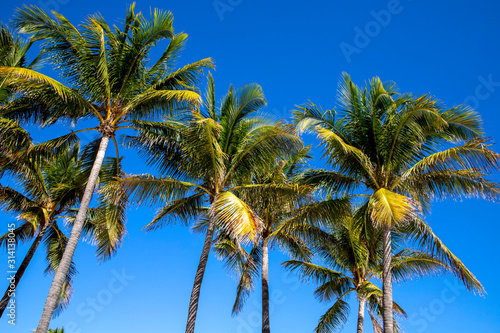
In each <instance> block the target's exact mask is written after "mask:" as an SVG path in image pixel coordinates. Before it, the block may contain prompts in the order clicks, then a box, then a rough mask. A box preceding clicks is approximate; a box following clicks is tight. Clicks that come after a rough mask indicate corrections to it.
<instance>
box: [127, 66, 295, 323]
mask: <svg viewBox="0 0 500 333" xmlns="http://www.w3.org/2000/svg"><path fill="white" fill-rule="evenodd" d="M265 105H266V100H265V97H264V95H263V92H262V89H261V87H260V86H259V85H257V84H249V85H245V86H244V87H242V88H240V89H235V88H233V87H232V86H231V87H230V89H229V92H228V93H227V94H226V95H225V96H224V97H223V99H222V101H221V103H220V108H217V107H216V101H215V87H214V81H213V78H212V76H211V75H210V77H209V81H208V88H207V94H206V103H205V109H204V110H201V111H199V110H193V111H192V113H191V114H189V115H184V117H183V118H181V119H166V120H165V121H164V122H163V123H157V124H153V123H151V124H150V125H149V126H144V132H143V133H142V134H141V135H140V136H138V137H135V138H130V139H129V140H130V144H131V145H132V146H135V147H137V148H139V151H141V152H142V153H143V155H145V156H146V157H147V158H148V163H149V164H150V165H155V166H157V167H158V169H159V171H160V172H161V174H162V176H161V177H153V176H150V175H139V176H130V177H125V178H123V179H121V181H120V184H121V188H122V189H123V190H124V191H126V192H128V193H130V192H134V193H135V194H134V195H135V197H134V201H137V202H139V203H141V202H143V201H145V200H148V201H151V202H152V203H158V202H162V203H165V206H164V207H163V208H161V210H160V211H159V212H158V214H157V215H156V216H155V218H154V219H153V221H152V222H151V223H150V224H148V225H147V226H146V227H145V228H146V230H155V229H157V228H159V227H162V226H164V225H165V224H166V223H171V222H176V221H177V218H180V219H181V220H183V221H186V223H187V222H188V220H189V219H193V218H197V217H200V216H205V218H206V219H207V223H206V236H205V242H204V244H203V250H202V253H201V257H200V260H199V264H198V269H197V271H196V276H195V280H194V285H193V290H192V293H191V299H190V304H189V313H188V320H187V325H186V332H187V333H192V332H194V327H195V323H196V314H197V311H198V300H199V297H200V289H201V284H202V281H203V276H204V272H205V267H206V264H207V260H208V256H209V253H210V249H211V246H212V242H213V236H214V232H215V229H216V228H217V230H218V231H219V232H223V233H225V234H228V235H230V236H231V237H233V238H239V239H241V238H244V239H250V240H254V241H255V239H256V234H257V233H258V232H259V231H260V230H261V228H262V222H261V220H260V219H259V218H258V217H257V216H256V215H255V213H254V212H253V211H252V209H251V208H250V207H249V206H248V204H247V203H246V202H245V201H244V200H242V199H241V198H240V197H238V196H237V195H236V193H243V192H244V191H259V190H264V188H265V185H261V184H252V176H253V175H254V174H256V173H257V172H258V170H261V169H264V168H268V167H269V166H270V165H272V163H273V162H274V160H275V157H276V156H277V155H279V156H286V155H287V154H289V153H293V151H295V150H297V149H299V148H300V147H301V145H302V143H301V141H300V139H299V138H298V137H297V136H295V135H294V133H293V132H292V129H291V127H290V126H284V125H282V124H280V123H277V124H271V123H269V122H266V121H264V120H263V119H261V118H259V117H255V116H254V114H255V112H256V111H258V110H259V109H261V108H262V107H263V106H265Z"/></svg>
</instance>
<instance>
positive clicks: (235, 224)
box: [213, 191, 262, 241]
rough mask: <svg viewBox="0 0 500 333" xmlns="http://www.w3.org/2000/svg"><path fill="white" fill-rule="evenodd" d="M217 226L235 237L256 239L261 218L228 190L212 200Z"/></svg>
mask: <svg viewBox="0 0 500 333" xmlns="http://www.w3.org/2000/svg"><path fill="white" fill-rule="evenodd" d="M213 210H214V213H215V217H216V219H217V226H218V228H220V229H221V230H223V231H224V232H227V233H228V234H230V235H232V236H233V237H237V238H242V239H244V238H248V239H250V240H252V241H255V240H256V239H257V234H258V233H259V232H260V230H261V229H262V221H261V219H260V218H259V217H258V216H257V215H256V214H255V213H254V212H253V211H252V209H251V208H250V207H249V206H248V205H247V204H246V203H245V202H243V201H242V200H241V199H240V198H238V197H237V196H236V195H234V194H233V193H231V192H229V191H224V192H223V193H221V194H219V195H218V196H217V197H216V198H215V201H214V202H213Z"/></svg>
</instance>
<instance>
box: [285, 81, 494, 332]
mask: <svg viewBox="0 0 500 333" xmlns="http://www.w3.org/2000/svg"><path fill="white" fill-rule="evenodd" d="M294 118H295V120H296V123H297V126H298V127H299V129H301V130H310V131H314V132H316V133H317V135H318V137H319V138H320V140H321V145H322V147H323V148H324V153H325V157H326V158H327V161H328V163H329V165H330V166H331V168H332V170H330V171H328V172H314V171H312V172H309V173H308V174H306V175H305V177H304V180H303V182H304V183H308V184H314V183H315V184H318V185H320V186H321V185H325V184H330V186H331V187H332V189H338V190H339V191H341V192H344V193H349V192H350V194H357V195H362V196H366V197H368V198H367V201H365V202H367V203H368V205H365V207H366V209H367V210H368V211H369V215H368V216H369V220H370V221H369V223H372V224H373V225H374V226H375V227H378V226H381V225H383V226H384V230H385V233H384V238H385V239H386V240H387V244H386V246H385V247H384V248H385V249H386V251H390V249H391V246H390V235H389V233H390V230H391V227H390V226H393V225H400V224H406V223H411V221H415V220H416V219H418V216H419V214H421V213H425V212H427V211H428V210H429V209H430V203H431V200H432V199H435V198H439V199H443V198H449V197H452V198H456V197H471V196H474V197H482V198H485V199H489V200H495V199H498V198H499V194H500V188H499V186H498V184H496V183H494V182H492V181H490V180H488V178H487V177H488V175H489V174H491V173H492V172H495V171H497V170H498V169H499V162H500V155H499V154H497V153H495V152H493V151H492V150H491V149H490V148H489V143H488V142H487V141H486V140H485V139H482V138H481V135H483V132H482V128H481V122H480V119H479V116H478V115H477V113H476V112H474V111H473V110H471V109H470V108H468V107H465V106H457V107H454V108H451V109H446V108H445V107H444V105H442V104H440V103H439V102H437V101H436V100H435V99H434V98H433V97H431V96H429V95H424V96H420V97H412V96H411V95H409V94H399V93H398V92H397V89H396V86H395V85H394V84H393V83H390V82H389V83H382V82H381V81H380V79H379V78H373V79H372V80H370V81H369V82H367V84H366V87H365V88H359V87H358V86H356V85H355V84H354V83H353V82H352V81H351V78H350V77H349V76H348V75H347V74H344V77H343V79H342V80H341V82H340V84H339V89H338V109H337V110H328V111H323V110H322V109H321V108H320V107H318V106H316V105H314V104H313V103H308V104H306V105H304V106H301V107H299V108H298V109H297V110H296V111H295V113H294ZM332 184H333V185H332ZM365 222H366V221H365ZM365 226H366V223H365ZM385 257H386V258H387V260H390V257H391V256H390V255H389V253H388V252H386V256H385ZM386 264H387V266H386V268H387V270H389V269H390V267H391V265H390V263H386ZM386 277H387V279H384V281H385V284H384V288H387V292H385V293H384V299H386V306H387V307H388V308H387V309H388V310H387V311H386V312H387V317H386V319H385V322H386V326H387V327H386V328H384V332H385V333H392V329H391V325H392V320H391V319H390V318H391V316H392V315H391V312H392V310H391V309H390V305H389V304H392V301H390V299H391V296H390V294H391V292H390V291H389V290H390V286H391V284H390V280H389V279H390V274H386Z"/></svg>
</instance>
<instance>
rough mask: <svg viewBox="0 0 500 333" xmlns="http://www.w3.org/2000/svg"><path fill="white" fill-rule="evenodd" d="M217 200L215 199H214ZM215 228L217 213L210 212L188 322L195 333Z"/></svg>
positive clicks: (187, 328) (190, 330)
mask: <svg viewBox="0 0 500 333" xmlns="http://www.w3.org/2000/svg"><path fill="white" fill-rule="evenodd" d="M214 201H215V200H214ZM214 229H215V214H214V213H213V211H211V212H210V221H209V223H208V229H207V234H206V236H205V243H204V244H203V250H202V251H201V257H200V262H199V264H198V269H197V271H196V276H195V278H194V284H193V290H192V292H191V300H190V301H189V313H188V319H187V324H186V333H193V332H194V326H195V324H196V314H197V313H198V301H199V299H200V290H201V283H202V282H203V276H204V275H205V268H206V267H207V261H208V255H209V254H210V249H211V247H212V240H213V237H214Z"/></svg>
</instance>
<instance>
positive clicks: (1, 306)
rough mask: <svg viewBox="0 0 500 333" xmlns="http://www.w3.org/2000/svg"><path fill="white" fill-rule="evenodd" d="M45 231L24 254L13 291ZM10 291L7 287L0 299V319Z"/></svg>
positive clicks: (41, 231) (39, 234)
mask: <svg viewBox="0 0 500 333" xmlns="http://www.w3.org/2000/svg"><path fill="white" fill-rule="evenodd" d="M46 230H47V226H44V227H43V228H42V229H40V232H38V235H36V237H35V240H34V241H33V243H32V244H31V246H30V249H29V250H28V253H26V256H25V257H24V259H23V261H22V262H21V265H19V268H18V269H17V272H16V274H15V275H14V281H13V282H14V290H15V288H17V285H18V284H19V281H21V278H22V277H23V275H24V272H25V271H26V268H28V265H29V264H30V262H31V259H32V258H33V255H34V254H35V252H36V249H37V248H38V245H40V242H41V241H42V239H43V236H44V235H45V231H46ZM11 291H12V289H11V288H10V285H9V287H7V290H6V291H5V294H4V295H3V297H2V300H1V301H0V318H1V317H2V315H3V312H4V311H5V308H6V307H7V305H8V304H9V300H10V297H11V295H12V293H11Z"/></svg>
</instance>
